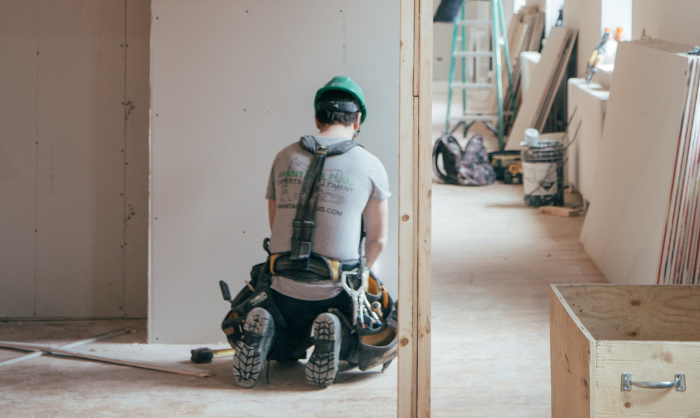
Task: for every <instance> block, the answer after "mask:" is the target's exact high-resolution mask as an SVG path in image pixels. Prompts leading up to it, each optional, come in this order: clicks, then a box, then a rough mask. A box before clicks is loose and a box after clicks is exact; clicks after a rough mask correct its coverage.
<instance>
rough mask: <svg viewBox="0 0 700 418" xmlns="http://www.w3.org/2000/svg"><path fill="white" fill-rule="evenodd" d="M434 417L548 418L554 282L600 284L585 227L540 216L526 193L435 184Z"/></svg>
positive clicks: (511, 188)
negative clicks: (582, 240)
mask: <svg viewBox="0 0 700 418" xmlns="http://www.w3.org/2000/svg"><path fill="white" fill-rule="evenodd" d="M434 186H435V187H434V189H433V259H432V262H433V279H432V280H433V281H432V283H433V287H432V292H433V312H432V315H433V316H432V324H433V327H432V328H433V333H432V341H433V347H432V352H433V358H432V405H433V406H432V410H433V416H435V417H481V418H483V417H523V418H526V417H527V418H537V417H550V415H551V413H550V366H549V310H548V292H549V287H548V285H549V284H550V283H601V282H604V280H603V278H602V276H601V274H600V272H599V271H598V269H597V268H596V267H595V265H594V264H593V263H592V262H591V261H590V260H589V259H588V257H587V255H586V254H585V253H584V252H583V248H582V246H581V245H580V244H579V242H578V236H579V233H580V231H581V227H582V225H583V218H560V217H556V216H551V215H545V214H541V213H539V211H538V210H536V209H533V208H528V207H526V206H525V205H524V203H523V201H522V187H521V186H513V185H504V184H495V185H492V186H486V187H477V188H464V187H460V186H444V185H434Z"/></svg>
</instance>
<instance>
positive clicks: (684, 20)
mask: <svg viewBox="0 0 700 418" xmlns="http://www.w3.org/2000/svg"><path fill="white" fill-rule="evenodd" d="M698 16H700V1H697V0H634V4H633V7H632V38H633V39H640V38H641V37H642V31H644V30H645V31H646V36H650V37H652V38H654V39H663V40H665V41H671V42H678V43H682V44H687V45H700V25H698Z"/></svg>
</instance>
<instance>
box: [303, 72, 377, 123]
mask: <svg viewBox="0 0 700 418" xmlns="http://www.w3.org/2000/svg"><path fill="white" fill-rule="evenodd" d="M329 90H340V91H346V92H348V93H350V94H352V95H353V96H355V98H357V101H358V102H360V111H361V112H362V119H360V123H363V122H364V121H365V118H366V117H367V107H366V106H365V94H364V93H362V89H361V88H360V86H358V85H357V83H355V82H354V81H352V80H351V79H350V77H348V76H344V75H337V76H335V77H333V79H332V80H331V81H329V82H328V83H327V84H326V85H325V86H323V87H321V88H320V89H318V91H317V92H316V98H315V99H314V109H316V110H318V99H319V98H320V97H321V95H322V94H323V93H325V92H327V91H329Z"/></svg>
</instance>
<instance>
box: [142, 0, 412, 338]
mask: <svg viewBox="0 0 700 418" xmlns="http://www.w3.org/2000/svg"><path fill="white" fill-rule="evenodd" d="M152 16H153V20H152V22H153V25H152V28H151V48H152V49H151V81H152V84H151V94H152V110H151V164H152V174H151V176H152V182H151V216H152V218H151V271H150V277H151V288H150V291H151V292H150V294H151V298H150V309H149V325H150V326H149V340H150V341H151V342H161V343H163V342H167V343H185V342H187V343H195V342H208V341H220V340H223V338H224V335H223V333H222V332H221V329H220V327H219V324H220V322H221V320H222V319H223V317H224V315H225V314H226V313H227V311H228V304H227V303H226V302H224V301H223V300H222V298H221V294H220V292H219V287H218V283H217V282H218V281H219V280H226V281H228V283H229V284H230V285H231V288H232V291H236V292H237V291H238V289H240V288H241V287H243V286H244V280H246V279H247V278H248V273H249V271H250V268H251V267H252V266H253V264H256V263H260V262H263V261H264V260H265V257H266V253H265V252H264V250H263V249H262V241H263V238H265V237H267V236H269V232H270V231H269V225H268V218H267V201H266V200H265V190H266V185H267V180H268V176H269V173H270V167H271V165H272V162H273V159H274V157H275V155H276V153H277V152H278V151H279V150H280V149H282V148H283V147H284V146H286V145H288V144H290V143H293V142H295V141H297V140H298V139H299V137H300V136H302V135H304V134H308V133H315V132H316V129H315V125H314V120H313V116H314V115H313V99H314V95H315V93H316V90H317V89H318V88H319V87H321V86H322V85H323V84H325V83H326V82H327V81H328V80H330V78H331V77H332V76H334V75H337V74H345V75H348V76H350V77H352V78H353V79H354V80H355V81H357V82H358V84H360V86H362V88H363V90H364V92H365V96H366V99H367V107H368V116H367V120H366V122H365V123H364V125H363V126H362V133H361V134H360V136H359V137H358V141H359V142H361V143H362V144H363V145H365V147H366V148H367V149H368V150H369V151H370V152H372V153H374V154H375V155H377V156H378V157H379V158H380V159H381V160H382V161H383V163H384V165H385V166H386V168H387V171H388V173H389V181H390V187H391V188H392V189H393V191H394V193H396V191H397V190H398V132H399V129H398V128H399V126H398V124H399V122H398V98H399V89H398V87H399V73H398V69H399V4H398V3H397V2H375V1H369V0H363V1H354V2H345V1H324V2H318V1H311V0H305V1H296V2H277V1H272V0H266V1H238V2H231V1H223V0H221V1H207V2H201V1H195V0H177V1H173V0H155V1H153V8H152ZM397 221H398V219H397V197H396V194H394V196H393V197H392V198H390V230H389V232H390V240H389V243H388V246H387V249H386V250H385V252H384V253H383V254H382V256H381V258H380V260H378V266H377V267H378V275H379V277H381V279H382V280H383V281H384V282H385V283H387V285H388V288H389V289H390V291H391V292H392V293H393V294H396V293H397V276H396V275H397V247H398V244H397Z"/></svg>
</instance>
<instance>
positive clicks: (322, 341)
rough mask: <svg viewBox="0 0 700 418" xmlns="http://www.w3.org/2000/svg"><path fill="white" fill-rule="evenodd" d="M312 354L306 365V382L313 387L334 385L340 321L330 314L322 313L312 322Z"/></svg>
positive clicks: (338, 357)
mask: <svg viewBox="0 0 700 418" xmlns="http://www.w3.org/2000/svg"><path fill="white" fill-rule="evenodd" d="M313 337H314V346H315V347H314V352H313V354H312V355H311V358H309V361H308V362H307V363H306V380H307V381H308V382H309V383H311V384H312V385H314V386H322V387H327V386H330V385H332V384H333V383H335V379H336V376H337V375H338V363H339V361H340V344H341V342H342V341H341V329H340V320H339V319H338V317H337V316H335V315H333V314H331V313H322V314H321V315H319V316H317V317H316V319H315V320H314V325H313Z"/></svg>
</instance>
